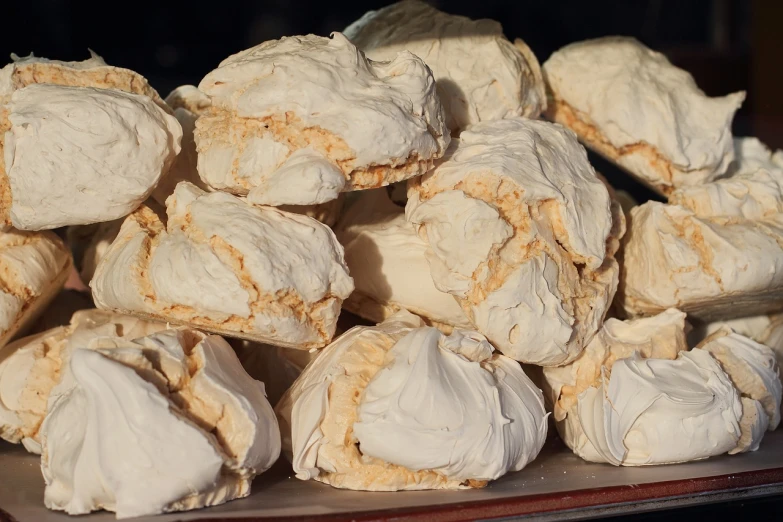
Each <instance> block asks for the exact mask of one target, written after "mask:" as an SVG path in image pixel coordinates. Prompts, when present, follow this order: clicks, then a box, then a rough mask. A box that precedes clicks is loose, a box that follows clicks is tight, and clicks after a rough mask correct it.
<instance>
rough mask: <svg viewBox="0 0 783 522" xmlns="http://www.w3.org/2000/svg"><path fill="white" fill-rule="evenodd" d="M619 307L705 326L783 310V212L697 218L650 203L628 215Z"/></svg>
mask: <svg viewBox="0 0 783 522" xmlns="http://www.w3.org/2000/svg"><path fill="white" fill-rule="evenodd" d="M621 271H622V274H621V278H620V289H619V293H618V298H619V302H620V303H621V304H622V306H623V308H624V309H625V311H626V312H627V313H629V314H631V315H650V314H654V313H657V312H659V311H661V310H665V309H666V308H669V307H676V308H679V309H681V310H683V311H685V312H687V313H688V314H689V315H693V316H694V317H697V318H698V319H701V320H703V321H713V320H718V319H731V318H734V317H736V314H737V310H742V313H743V314H747V315H759V314H765V313H770V312H775V311H779V310H781V309H783V300H781V298H780V296H781V293H782V292H783V214H780V213H778V214H775V215H773V216H771V217H768V218H766V219H764V220H749V219H745V218H743V217H738V216H729V217H723V216H717V217H700V216H699V215H698V214H697V213H694V212H693V211H691V210H689V209H687V208H685V207H682V206H677V205H665V204H663V203H657V202H647V203H645V204H643V205H640V206H638V207H636V208H634V209H633V210H632V211H631V213H630V224H629V227H628V233H627V234H626V236H625V238H624V248H623V264H622V270H621Z"/></svg>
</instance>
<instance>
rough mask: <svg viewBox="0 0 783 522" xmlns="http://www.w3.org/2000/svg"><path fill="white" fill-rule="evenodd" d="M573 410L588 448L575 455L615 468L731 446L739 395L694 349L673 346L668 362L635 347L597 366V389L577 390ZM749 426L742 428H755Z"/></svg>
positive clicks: (736, 437) (736, 435)
mask: <svg viewBox="0 0 783 522" xmlns="http://www.w3.org/2000/svg"><path fill="white" fill-rule="evenodd" d="M749 406H754V405H752V403H751V404H749ZM753 409H754V413H758V411H757V410H756V409H755V406H754V408H753ZM577 412H578V416H579V422H580V426H581V428H582V430H583V431H584V434H585V437H586V438H587V440H588V441H589V442H588V444H589V445H590V446H591V448H589V449H586V450H585V451H584V454H583V455H582V457H583V458H586V459H588V460H591V461H594V462H608V463H610V464H614V465H615V466H619V465H622V466H644V465H652V464H674V463H677V462H687V461H690V460H697V459H703V458H707V457H712V456H716V455H720V454H722V453H727V452H734V450H735V449H736V448H737V447H738V444H739V442H740V437H741V435H742V426H741V424H742V423H741V421H742V419H743V402H742V401H741V400H740V395H739V393H738V392H737V390H736V389H735V388H734V386H733V385H732V382H731V380H730V379H729V376H728V375H726V373H725V372H724V371H723V370H722V369H721V367H720V365H719V364H718V362H717V361H716V360H715V359H714V358H713V357H712V356H711V355H710V354H709V352H706V351H704V350H701V349H693V350H691V351H683V352H680V353H679V355H678V356H677V359H675V360H669V359H654V358H653V359H645V358H643V357H642V356H641V355H640V354H639V353H638V352H635V353H634V354H633V355H631V356H630V357H628V358H625V359H620V360H618V361H615V363H614V364H613V365H612V368H611V371H609V370H607V369H606V368H604V369H603V370H602V376H601V381H600V383H599V384H598V386H597V387H590V388H587V389H586V390H585V391H584V392H583V393H582V394H580V396H579V397H578V404H577ZM755 418H756V419H758V416H755ZM754 426H755V423H754V424H750V425H749V426H747V427H748V428H751V429H752V431H753V433H755V434H758V433H759V430H757V429H754ZM756 446H757V441H756ZM588 456H590V457H588ZM591 457H592V458H591Z"/></svg>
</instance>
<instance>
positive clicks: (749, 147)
mask: <svg viewBox="0 0 783 522" xmlns="http://www.w3.org/2000/svg"><path fill="white" fill-rule="evenodd" d="M759 169H765V170H776V169H777V170H780V169H783V151H781V150H776V151H775V152H772V151H771V150H770V149H769V147H767V146H766V145H764V144H763V143H762V142H761V141H760V140H759V139H758V138H750V137H747V138H734V161H732V163H731V165H730V166H729V171H728V172H727V176H736V175H738V174H752V173H753V172H755V171H757V170H759Z"/></svg>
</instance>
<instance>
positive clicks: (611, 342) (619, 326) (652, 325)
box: [542, 308, 688, 461]
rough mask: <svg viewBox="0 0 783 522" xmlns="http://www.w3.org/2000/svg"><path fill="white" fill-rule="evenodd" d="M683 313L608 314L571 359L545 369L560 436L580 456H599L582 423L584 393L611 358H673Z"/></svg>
mask: <svg viewBox="0 0 783 522" xmlns="http://www.w3.org/2000/svg"><path fill="white" fill-rule="evenodd" d="M685 328H686V323H685V314H684V313H682V312H680V311H679V310H676V309H673V308H672V309H669V310H666V311H665V312H662V313H661V314H659V315H657V316H654V317H649V318H643V319H636V320H630V321H620V320H618V319H607V320H606V322H604V324H603V326H602V327H601V329H600V330H599V331H598V333H597V334H596V335H595V337H593V339H592V340H591V341H590V344H588V345H587V347H586V348H585V350H584V351H583V352H582V353H581V354H580V355H579V357H577V358H576V360H574V361H573V362H571V363H569V364H567V365H565V366H559V367H549V368H544V369H543V375H544V379H543V382H542V385H543V386H542V387H543V389H544V395H545V396H546V397H547V400H548V402H549V404H550V405H551V407H552V412H553V416H554V419H555V423H556V426H557V430H558V432H559V434H560V438H561V439H562V440H563V442H565V444H566V445H567V446H568V447H569V448H571V449H572V450H573V451H574V453H576V454H577V455H579V456H580V457H582V458H584V459H587V460H591V461H600V456H599V455H597V454H596V451H595V448H594V447H593V446H592V444H591V443H590V440H589V439H588V438H587V436H586V435H585V433H584V430H583V429H582V426H581V424H580V419H579V413H578V405H579V399H580V397H581V395H582V393H583V392H584V391H585V390H587V389H588V388H591V387H597V386H598V385H599V384H600V382H601V374H602V372H603V371H604V370H605V371H606V372H607V375H611V370H612V365H613V364H614V363H615V361H618V360H620V359H624V358H627V357H631V356H632V355H633V354H634V353H639V354H640V355H641V356H642V357H644V358H646V359H650V358H655V359H669V360H674V359H676V358H677V354H679V353H680V352H681V351H684V350H687V349H688V345H687V342H686V338H685Z"/></svg>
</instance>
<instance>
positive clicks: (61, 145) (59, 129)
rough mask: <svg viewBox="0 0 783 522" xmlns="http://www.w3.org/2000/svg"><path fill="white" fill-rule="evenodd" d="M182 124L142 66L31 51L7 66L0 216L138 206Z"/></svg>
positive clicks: (173, 149)
mask: <svg viewBox="0 0 783 522" xmlns="http://www.w3.org/2000/svg"><path fill="white" fill-rule="evenodd" d="M181 136H182V130H181V129H180V126H179V123H177V121H176V119H175V118H174V117H173V116H171V115H170V109H168V107H167V106H166V105H165V103H163V101H162V100H160V97H159V96H158V95H157V93H155V91H154V90H153V89H152V88H151V87H150V86H149V85H148V84H147V82H146V80H144V78H142V77H141V76H140V75H138V74H136V73H134V72H132V71H129V70H127V69H119V68H116V67H110V66H108V65H106V64H105V63H104V62H103V60H101V59H100V57H97V56H93V57H92V58H91V59H89V60H86V61H84V62H55V61H49V60H43V59H40V58H33V57H29V58H25V59H22V60H18V61H16V62H14V63H11V64H9V65H7V66H6V67H4V68H3V69H2V70H0V142H2V143H0V148H2V152H3V154H4V157H5V162H4V165H3V166H2V168H0V222H2V223H5V225H6V226H8V225H13V226H14V227H16V228H17V229H22V230H41V229H51V228H57V227H61V226H65V225H77V224H88V223H98V222H102V221H110V220H112V219H117V218H120V217H123V216H125V215H126V214H128V213H129V212H131V211H133V210H134V209H135V208H137V207H138V206H139V205H140V204H141V202H142V201H144V199H145V198H146V197H147V196H148V195H149V194H150V193H151V192H152V190H153V188H155V185H156V184H157V183H158V180H159V179H160V178H161V176H162V175H163V174H165V173H166V171H167V170H168V169H169V167H170V166H171V164H172V163H173V161H174V158H175V156H176V155H177V154H178V153H179V151H180V139H181Z"/></svg>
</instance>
